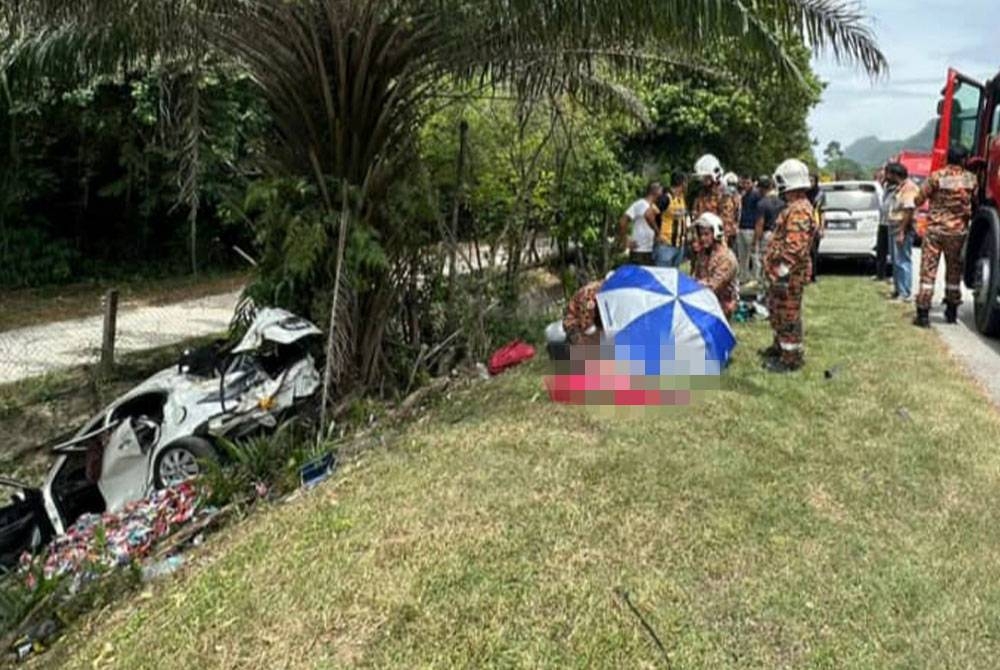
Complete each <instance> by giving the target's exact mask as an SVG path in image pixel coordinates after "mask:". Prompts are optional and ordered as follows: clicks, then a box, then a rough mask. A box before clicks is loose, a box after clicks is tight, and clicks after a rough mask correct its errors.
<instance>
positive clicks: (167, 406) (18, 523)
mask: <svg viewBox="0 0 1000 670" xmlns="http://www.w3.org/2000/svg"><path fill="white" fill-rule="evenodd" d="M321 335H322V332H321V331H320V330H319V328H317V327H316V326H315V325H313V324H312V323H310V322H309V321H307V320H305V319H303V318H301V317H298V316H296V315H294V314H292V313H291V312H288V311H286V310H283V309H276V308H269V309H261V310H259V311H258V312H257V314H256V317H255V319H254V320H253V322H252V324H251V326H250V328H249V329H248V330H247V332H246V333H245V334H244V336H243V337H242V338H241V339H240V340H239V342H237V343H236V344H235V346H231V347H225V346H222V345H218V344H217V345H212V346H209V347H205V348H203V349H199V350H196V351H188V352H185V353H184V355H183V356H182V357H181V358H180V360H179V361H178V363H177V365H175V366H173V367H171V368H168V369H166V370H162V371H161V372H159V373H157V374H155V375H153V376H152V377H150V378H149V379H147V380H146V381H144V382H142V383H141V384H139V385H138V386H136V387H135V388H134V389H132V390H131V391H129V392H128V393H126V394H124V395H123V396H121V397H119V398H118V399H117V400H115V401H114V402H112V403H111V404H110V405H108V406H107V407H105V408H104V409H103V410H101V412H100V413H98V414H97V415H96V416H94V417H93V418H92V419H91V420H90V421H88V422H87V423H86V424H85V425H84V426H83V427H81V428H80V429H79V430H78V431H77V432H76V433H75V434H74V436H73V437H72V438H71V439H70V440H68V441H66V442H64V443H62V444H59V445H57V446H55V447H53V449H52V450H53V452H54V453H55V454H56V461H55V463H54V465H53V466H52V468H51V470H50V471H49V475H48V477H47V479H46V480H45V482H44V484H43V485H42V487H41V488H34V487H31V486H28V485H26V484H24V483H21V482H18V481H15V480H12V479H4V478H0V494H3V493H5V492H6V493H7V495H5V496H4V499H9V500H10V502H9V503H8V504H6V505H5V506H3V507H0V566H4V567H10V566H12V565H14V564H16V563H17V561H18V557H19V556H20V555H21V554H22V553H23V552H25V551H27V552H31V553H34V552H37V551H38V549H39V548H41V547H42V546H43V545H45V544H47V543H48V542H49V541H50V540H51V539H52V538H53V537H59V536H63V535H65V534H66V533H67V532H68V531H69V529H70V528H71V527H72V526H73V524H74V523H75V522H76V521H77V520H78V519H80V518H81V517H82V516H84V515H86V514H103V513H106V512H112V513H113V512H118V511H120V510H122V509H123V508H124V507H125V506H126V505H127V504H128V503H130V502H133V501H137V500H142V499H144V498H147V497H148V496H150V495H151V494H152V493H153V492H155V491H158V490H162V489H168V488H172V487H176V486H178V485H180V484H182V483H184V482H188V481H190V480H192V479H194V478H196V477H197V476H199V475H200V474H202V470H203V463H204V461H205V460H211V459H216V460H217V459H220V458H221V455H222V452H221V451H220V450H219V449H218V448H217V444H218V440H220V439H226V440H239V439H241V438H245V437H248V436H251V435H253V434H256V433H260V432H262V431H269V430H273V429H274V428H276V427H277V426H278V425H279V423H281V422H282V421H283V420H285V419H286V418H288V417H289V416H291V415H292V414H293V413H294V412H296V411H297V410H299V409H301V408H302V406H303V405H305V404H306V403H307V402H309V401H310V400H311V399H312V398H314V396H315V394H316V392H317V390H318V389H319V388H320V385H321V378H320V373H319V370H318V368H317V366H316V362H315V359H314V357H313V356H312V355H311V354H310V347H311V345H312V344H313V343H315V342H318V341H319V339H320V338H319V336H321Z"/></svg>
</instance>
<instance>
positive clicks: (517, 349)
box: [488, 340, 535, 375]
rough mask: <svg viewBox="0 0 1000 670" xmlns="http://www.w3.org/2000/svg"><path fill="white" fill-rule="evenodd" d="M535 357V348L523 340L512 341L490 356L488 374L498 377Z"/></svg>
mask: <svg viewBox="0 0 1000 670" xmlns="http://www.w3.org/2000/svg"><path fill="white" fill-rule="evenodd" d="M534 357H535V348H534V347H533V346H531V345H530V344H528V343H527V342H525V341H523V340H514V341H513V342H510V343H508V344H505V345H504V346H502V347H500V348H499V349H498V350H497V351H496V352H494V354H493V355H492V356H490V365H489V368H488V370H489V373H490V374H491V375H498V374H500V373H501V372H504V371H506V370H509V369H510V368H512V367H515V366H517V365H520V364H521V363H524V362H525V361H528V360H531V359H532V358H534Z"/></svg>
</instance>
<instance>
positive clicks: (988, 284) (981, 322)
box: [973, 225, 1000, 336]
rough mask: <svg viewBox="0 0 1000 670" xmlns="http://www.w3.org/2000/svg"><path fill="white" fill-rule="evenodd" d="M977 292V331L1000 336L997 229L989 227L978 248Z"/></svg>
mask: <svg viewBox="0 0 1000 670" xmlns="http://www.w3.org/2000/svg"><path fill="white" fill-rule="evenodd" d="M973 262H974V263H975V267H974V269H973V273H974V274H973V276H974V278H975V280H974V285H973V290H974V291H975V312H976V329H977V330H978V331H979V332H980V333H982V334H983V335H988V336H996V335H1000V306H998V305H997V296H1000V271H998V269H1000V239H997V228H996V226H993V225H988V226H987V227H986V231H985V233H984V234H983V236H982V238H981V240H980V243H979V245H978V247H977V248H976V256H975V260H974V261H973Z"/></svg>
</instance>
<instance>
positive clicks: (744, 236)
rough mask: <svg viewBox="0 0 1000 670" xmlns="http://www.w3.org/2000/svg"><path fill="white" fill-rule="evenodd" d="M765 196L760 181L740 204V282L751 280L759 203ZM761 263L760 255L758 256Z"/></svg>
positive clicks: (738, 238)
mask: <svg viewBox="0 0 1000 670" xmlns="http://www.w3.org/2000/svg"><path fill="white" fill-rule="evenodd" d="M763 197H764V193H763V191H762V190H761V188H760V184H759V183H758V184H757V185H756V186H754V187H752V188H748V189H747V190H746V193H744V194H743V201H742V203H741V204H740V230H739V234H738V236H737V238H736V257H737V258H738V259H739V262H740V282H744V283H745V282H748V281H750V277H751V275H750V271H751V261H753V260H755V259H754V257H755V256H757V254H756V251H755V248H754V247H755V245H754V237H755V229H756V227H757V204H758V203H759V202H760V199H761V198H763ZM756 261H757V262H758V263H759V257H758V258H756Z"/></svg>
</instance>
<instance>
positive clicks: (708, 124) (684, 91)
mask: <svg viewBox="0 0 1000 670" xmlns="http://www.w3.org/2000/svg"><path fill="white" fill-rule="evenodd" d="M789 54H790V57H791V58H792V59H793V60H794V62H795V63H796V65H797V66H798V67H799V68H800V70H801V72H803V77H802V80H801V81H798V82H789V81H788V80H787V79H785V78H782V77H780V76H779V73H778V72H777V71H776V70H774V69H773V68H772V69H759V70H757V71H749V66H747V70H746V71H741V70H740V67H739V64H740V63H741V62H742V59H743V58H744V56H743V54H742V51H741V50H740V49H739V48H730V49H729V50H728V52H727V55H726V56H725V57H720V58H719V61H720V62H721V63H722V64H723V68H722V70H721V71H720V70H715V71H707V70H694V71H692V70H678V69H676V68H672V69H671V70H669V71H668V72H667V73H666V76H663V75H661V76H655V77H654V76H647V77H645V78H644V79H643V80H642V82H641V84H640V89H639V90H640V91H641V95H642V98H643V100H644V101H645V103H646V104H647V105H648V107H649V109H650V112H651V114H652V118H653V127H652V128H650V129H649V131H648V132H646V133H641V134H634V135H631V136H630V137H629V138H628V142H627V148H628V152H629V156H630V158H631V162H632V164H633V165H634V166H635V167H636V168H638V169H641V170H643V171H645V172H647V173H652V174H658V173H668V172H670V171H671V170H678V169H679V170H685V171H687V170H690V169H691V166H692V165H693V164H694V161H695V160H696V159H697V158H698V156H700V155H701V154H703V153H705V152H711V153H714V154H715V155H717V156H718V157H719V159H720V160H721V161H722V164H723V166H725V168H726V170H732V171H734V172H737V173H738V174H745V175H760V174H771V172H773V170H774V168H775V167H776V166H777V165H778V163H780V162H781V161H783V160H785V159H786V158H789V157H795V158H801V159H803V160H806V161H807V162H809V163H810V164H815V162H816V161H815V158H814V157H813V152H812V140H811V138H810V136H809V128H808V125H807V115H808V112H809V110H810V109H811V108H812V107H813V106H814V105H816V104H817V103H818V102H819V100H820V93H821V91H822V85H821V84H820V83H819V81H818V80H817V79H816V77H815V76H814V75H813V74H812V73H811V71H810V69H809V52H808V50H807V49H805V48H803V47H801V46H796V47H793V48H789ZM733 71H736V72H737V73H739V75H740V78H739V79H734V78H733V76H732V75H727V74H724V73H725V72H733Z"/></svg>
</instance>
